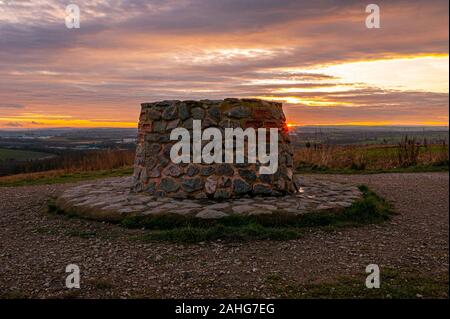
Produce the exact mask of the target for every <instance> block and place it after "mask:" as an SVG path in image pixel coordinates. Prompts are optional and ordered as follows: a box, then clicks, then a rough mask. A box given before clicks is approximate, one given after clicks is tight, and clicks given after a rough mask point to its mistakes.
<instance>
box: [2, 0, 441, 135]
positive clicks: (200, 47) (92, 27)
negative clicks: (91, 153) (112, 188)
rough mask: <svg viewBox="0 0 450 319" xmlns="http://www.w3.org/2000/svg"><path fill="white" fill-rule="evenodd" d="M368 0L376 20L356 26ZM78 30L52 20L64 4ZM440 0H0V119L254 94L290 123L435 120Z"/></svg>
mask: <svg viewBox="0 0 450 319" xmlns="http://www.w3.org/2000/svg"><path fill="white" fill-rule="evenodd" d="M372 2H373V3H376V4H378V5H379V7H380V10H381V28H380V29H367V28H366V25H365V19H366V16H367V15H368V14H367V13H366V12H365V7H366V5H367V4H369V3H372ZM70 3H74V4H77V5H78V6H79V7H80V10H81V27H80V28H79V29H68V28H66V26H65V20H64V19H65V16H66V13H65V8H66V6H67V5H68V4H70ZM448 9H449V8H448V1H447V0H446V1H393V0H391V1H350V0H346V1H344V0H343V1H325V0H323V1H322V0H320V1H300V0H270V1H269V0H157V1H153V0H148V1H144V0H111V1H106V0H94V1H81V0H71V1H56V0H46V1H44V0H0V128H10V129H11V128H16V129H21V128H40V127H80V126H82V127H136V122H137V119H138V114H139V110H140V103H142V102H152V101H158V100H164V99H170V100H173V99H203V98H210V99H219V98H226V97H259V98H265V99H271V100H278V101H282V102H284V110H285V113H286V115H287V118H288V122H289V123H290V124H293V125H313V124H316V125H330V124H332V125H336V124H342V125H344V124H361V125H448V103H449V95H448V93H449V78H448V77H449V55H448V52H449V47H448V46H449V35H448V24H449V20H448Z"/></svg>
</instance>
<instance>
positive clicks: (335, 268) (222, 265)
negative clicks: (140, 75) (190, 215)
mask: <svg viewBox="0 0 450 319" xmlns="http://www.w3.org/2000/svg"><path fill="white" fill-rule="evenodd" d="M315 178H324V179H330V180H334V181H343V182H349V183H353V184H366V185H368V186H369V187H370V188H371V189H373V190H375V191H376V192H377V193H378V194H380V195H381V196H383V197H384V198H386V199H388V200H389V201H391V202H393V204H394V206H395V209H396V211H397V212H398V213H399V215H397V216H395V217H394V218H393V220H392V221H390V222H388V223H385V224H382V225H368V226H364V227H360V228H351V229H343V230H339V231H335V232H327V233H325V232H318V231H315V232H312V233H309V234H307V235H306V236H304V237H303V238H300V239H297V240H292V241H287V242H275V241H258V242H255V241H253V242H236V243H223V242H220V241H217V242H213V243H200V244H195V245H180V244H172V243H164V242H158V243H145V242H142V241H140V240H133V239H132V238H133V237H135V236H136V235H139V234H142V233H144V231H142V230H129V229H124V228H121V227H118V226H115V225H110V224H104V223H99V222H91V221H85V220H79V219H74V218H73V219H70V218H67V217H62V216H52V215H49V214H47V213H45V209H46V201H47V199H48V198H50V197H51V196H56V195H58V194H60V193H61V192H62V191H63V190H64V189H66V188H67V187H70V186H71V185H42V186H27V187H15V188H0V229H1V232H0V296H17V297H35V298H48V297H74V296H78V297H84V298H92V297H123V298H127V297H128V298H129V297H152V298H159V297H166V298H167V297H186V298H188V297H189V298H197V297H277V295H276V294H275V293H274V292H273V290H272V289H269V287H268V286H267V284H266V283H267V278H268V277H269V276H271V275H274V274H277V276H279V277H280V278H282V279H283V280H284V281H286V282H290V283H296V284H308V283H317V282H323V281H332V280H334V279H337V278H339V277H341V276H342V275H346V274H348V275H357V274H364V270H365V267H366V265H368V264H370V263H375V264H378V265H380V268H381V270H383V268H384V267H389V268H395V269H399V270H405V271H406V270H412V271H414V272H415V273H421V274H424V275H427V276H434V275H442V274H444V275H445V276H448V249H449V245H448V235H449V225H448V221H449V219H448V218H449V216H448V199H449V198H448V191H449V189H448V186H449V175H448V173H415V174H381V175H346V176H345V175H344V176H338V175H323V176H315ZM70 263H75V264H77V265H78V266H79V267H80V269H81V289H79V290H76V291H75V292H74V290H71V291H69V290H68V289H67V288H65V277H66V273H65V267H66V265H68V264H70ZM447 278H448V277H447Z"/></svg>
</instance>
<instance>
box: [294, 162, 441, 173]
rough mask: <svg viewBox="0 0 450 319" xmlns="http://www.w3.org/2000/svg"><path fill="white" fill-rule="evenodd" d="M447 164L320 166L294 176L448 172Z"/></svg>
mask: <svg viewBox="0 0 450 319" xmlns="http://www.w3.org/2000/svg"><path fill="white" fill-rule="evenodd" d="M448 171H449V165H448V163H439V164H438V165H418V166H410V167H396V168H390V169H351V168H329V167H320V166H300V167H297V169H296V174H385V173H429V172H448Z"/></svg>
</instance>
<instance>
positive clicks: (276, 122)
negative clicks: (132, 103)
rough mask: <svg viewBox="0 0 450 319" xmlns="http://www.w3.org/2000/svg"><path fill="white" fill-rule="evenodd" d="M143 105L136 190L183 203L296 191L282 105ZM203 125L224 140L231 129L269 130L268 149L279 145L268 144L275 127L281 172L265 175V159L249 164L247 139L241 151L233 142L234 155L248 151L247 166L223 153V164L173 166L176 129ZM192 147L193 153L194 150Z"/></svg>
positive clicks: (206, 102) (255, 101) (243, 101)
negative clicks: (174, 133)
mask: <svg viewBox="0 0 450 319" xmlns="http://www.w3.org/2000/svg"><path fill="white" fill-rule="evenodd" d="M141 106H142V110H141V113H140V118H139V133H138V142H137V143H138V145H137V149H136V160H135V164H134V174H133V182H132V190H133V191H134V192H136V193H140V192H144V193H148V194H150V195H154V196H157V197H173V198H179V199H183V198H194V199H202V198H210V199H229V198H237V197H243V196H281V195H286V194H292V193H294V192H295V185H294V181H293V160H292V156H293V153H292V148H291V145H290V139H289V135H288V130H287V126H286V118H285V116H284V114H283V109H282V104H281V103H277V102H269V101H264V100H259V99H235V98H228V99H224V100H200V101H161V102H154V103H143V104H141ZM200 123H201V129H202V130H204V129H207V128H210V127H215V128H218V129H219V130H220V132H221V133H222V136H225V134H226V132H225V131H226V129H227V128H228V129H230V128H232V129H239V128H241V129H242V132H249V131H246V129H248V128H252V129H254V131H253V132H257V133H258V134H259V133H260V131H258V129H261V128H265V129H266V132H267V135H266V139H267V145H266V146H267V148H268V147H269V146H270V143H274V142H273V141H272V140H270V141H269V139H268V137H269V135H268V132H269V131H270V129H271V128H272V129H276V130H277V131H278V133H277V137H278V138H277V140H278V141H275V143H277V144H278V145H277V156H278V158H277V162H278V165H277V169H276V171H275V172H274V173H273V174H262V173H261V171H260V169H259V168H260V167H261V166H262V165H263V164H262V163H261V162H260V161H258V160H256V161H254V162H253V163H252V162H249V158H248V156H247V155H248V154H249V153H248V148H249V143H248V139H247V138H246V139H245V142H244V144H245V145H244V147H245V148H244V149H238V147H237V143H236V141H232V143H233V146H232V147H233V149H232V151H233V152H239V151H244V162H243V163H236V161H235V160H234V161H228V162H227V161H226V159H225V156H224V155H223V156H222V157H221V160H220V161H219V163H217V162H214V163H209V164H207V163H204V162H203V161H200V162H199V161H197V162H195V161H193V158H192V156H191V157H190V160H189V161H187V162H181V163H174V161H173V160H171V156H170V154H171V149H172V147H173V146H174V144H175V143H177V140H171V138H170V135H171V132H172V131H173V130H174V129H176V128H185V129H186V130H188V131H189V133H190V136H193V130H194V129H195V125H199V124H200ZM250 131H251V130H250ZM208 142H209V141H208V140H203V141H202V142H201V144H202V146H204V145H205V144H206V143H208ZM258 142H259V140H258ZM192 143H194V140H193V141H192ZM192 143H191V148H190V149H192V148H193V146H192ZM264 143H265V141H264ZM224 144H225V143H224ZM224 144H223V145H222V146H224ZM252 145H253V144H252ZM258 146H259V145H258ZM259 148H260V147H258V151H260V149H259ZM224 153H225V150H223V154H224Z"/></svg>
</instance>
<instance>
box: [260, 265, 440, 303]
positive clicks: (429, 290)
mask: <svg viewBox="0 0 450 319" xmlns="http://www.w3.org/2000/svg"><path fill="white" fill-rule="evenodd" d="M366 276H367V274H361V275H358V276H353V277H341V278H339V279H338V280H337V281H335V282H327V283H323V284H313V285H302V286H299V285H295V284H292V283H289V282H285V281H284V280H283V279H280V278H277V279H276V280H274V279H273V278H270V279H267V280H266V283H267V284H268V285H269V286H270V288H271V290H272V291H273V292H274V293H275V294H277V296H280V297H281V298H292V299H310V298H332V299H350V298H351V299H354V298H360V299H370V298H377V299H379V298H393V299H411V298H448V274H447V275H446V274H441V275H437V276H436V275H433V276H431V275H428V276H427V275H423V274H419V273H415V272H413V271H408V270H402V271H401V272H400V271H399V270H393V269H383V268H381V269H380V288H379V289H368V288H366V286H365V278H366Z"/></svg>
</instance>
